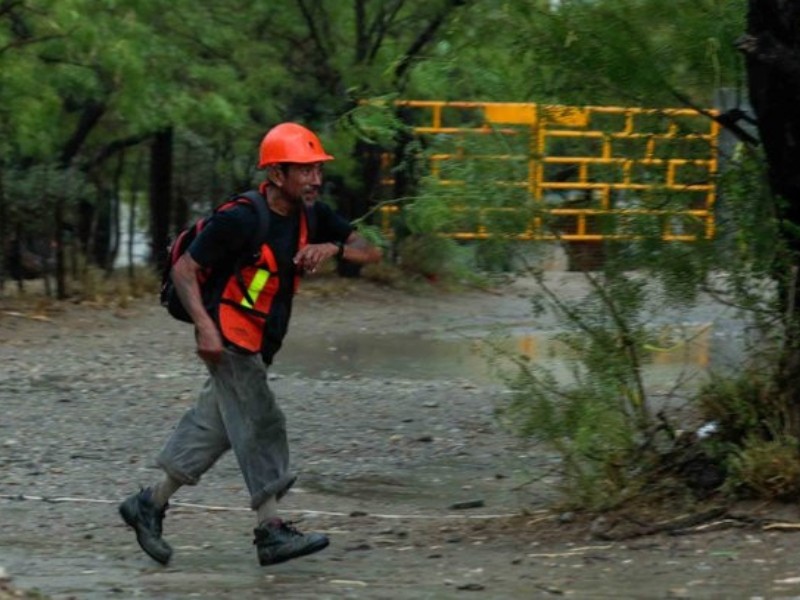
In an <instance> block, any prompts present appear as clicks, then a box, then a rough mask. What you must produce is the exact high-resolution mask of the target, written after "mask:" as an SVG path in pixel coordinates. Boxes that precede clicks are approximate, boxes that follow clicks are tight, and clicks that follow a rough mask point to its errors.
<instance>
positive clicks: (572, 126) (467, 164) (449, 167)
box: [381, 100, 719, 241]
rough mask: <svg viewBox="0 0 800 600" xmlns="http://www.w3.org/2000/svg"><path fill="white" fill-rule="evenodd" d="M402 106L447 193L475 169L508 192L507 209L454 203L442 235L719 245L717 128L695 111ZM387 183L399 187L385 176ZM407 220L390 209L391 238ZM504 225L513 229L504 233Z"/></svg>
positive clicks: (386, 214)
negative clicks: (394, 226) (396, 224)
mask: <svg viewBox="0 0 800 600" xmlns="http://www.w3.org/2000/svg"><path fill="white" fill-rule="evenodd" d="M396 105H397V106H399V107H402V110H403V112H404V117H405V118H408V119H409V120H410V122H411V124H412V127H413V129H414V132H415V133H416V135H417V136H418V137H419V138H420V139H421V140H422V141H423V143H425V144H427V145H428V146H429V147H432V148H433V150H432V151H431V152H430V153H429V154H428V155H427V157H428V158H427V160H428V168H429V173H430V175H431V176H433V177H434V178H435V179H436V180H437V181H438V182H439V183H440V184H442V185H445V186H462V188H464V187H465V186H467V185H469V181H474V180H475V175H474V173H475V171H476V170H477V171H478V178H479V179H482V180H491V181H492V182H493V183H494V184H497V185H498V186H502V187H503V189H504V192H505V193H504V194H502V196H503V198H504V200H502V201H501V202H500V203H499V204H498V203H497V202H493V203H486V202H483V201H481V200H480V199H474V198H473V199H471V200H469V201H456V202H454V203H451V208H452V209H453V211H454V213H453V214H454V215H455V219H454V223H453V227H452V229H451V230H449V231H447V232H446V233H445V235H449V236H451V237H454V238H458V239H485V238H488V237H492V236H494V235H502V236H504V237H507V238H512V239H519V240H547V239H561V240H565V241H601V240H605V239H633V238H638V237H643V236H649V237H653V236H658V237H661V238H662V239H665V240H680V241H694V240H698V239H711V238H713V236H714V232H715V223H714V201H715V198H716V185H715V176H716V172H717V139H718V135H719V126H718V124H717V122H716V121H714V120H713V119H709V118H708V117H707V116H703V115H701V114H699V113H697V112H696V111H693V110H688V109H645V108H621V107H603V106H585V107H569V106H548V105H539V104H529V103H491V102H439V101H417V100H401V101H397V102H396ZM477 136H481V137H477ZM487 136H488V137H487ZM489 140H490V141H489ZM385 166H390V165H385ZM465 172H472V173H473V175H472V179H470V177H469V176H468V175H465ZM384 183H385V184H386V185H391V184H392V183H393V179H392V178H391V177H388V176H387V177H384ZM495 189H496V188H495ZM498 196H500V195H498ZM398 210H399V208H398V207H397V206H393V205H387V206H384V207H383V208H382V209H381V212H382V224H383V228H384V230H385V231H386V232H387V233H390V232H391V220H392V216H393V215H394V214H395V213H396V212H397V211H398ZM498 222H504V223H506V224H507V225H508V224H509V223H511V224H512V225H511V226H510V227H508V226H506V227H503V228H500V230H498V228H497V227H495V226H493V224H496V223H498ZM501 231H502V233H501Z"/></svg>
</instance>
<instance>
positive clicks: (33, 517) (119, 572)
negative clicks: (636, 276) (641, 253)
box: [0, 274, 800, 599]
mask: <svg viewBox="0 0 800 600" xmlns="http://www.w3.org/2000/svg"><path fill="white" fill-rule="evenodd" d="M553 278H554V282H555V284H556V285H558V286H559V290H560V293H563V294H568V295H570V296H571V297H579V295H580V294H582V293H584V292H585V290H584V288H583V286H582V285H581V281H580V279H579V278H580V276H579V275H576V274H561V275H553ZM531 286H532V284H531V283H530V282H524V281H521V282H517V283H515V284H514V285H512V286H505V287H501V288H497V289H495V290H493V291H491V292H483V291H470V292H462V293H459V294H458V295H451V294H445V293H440V292H436V291H434V290H424V291H417V292H415V293H413V294H412V293H406V292H399V291H390V290H386V289H383V288H380V287H377V286H375V285H373V284H369V283H367V282H342V281H341V280H335V281H334V280H323V281H320V282H316V283H311V284H310V285H307V286H305V287H304V289H303V292H302V294H301V295H300V297H299V298H298V304H297V307H296V314H295V320H294V322H293V324H292V329H291V331H290V334H289V341H288V342H287V345H286V347H285V348H284V350H283V351H282V352H281V354H279V357H278V360H277V361H276V364H275V366H274V368H273V369H272V370H271V385H272V386H273V388H274V389H275V391H276V394H277V396H278V398H279V399H280V401H281V403H282V406H283V408H284V410H285V412H286V413H287V416H288V418H289V426H290V435H291V437H292V440H291V441H292V448H293V452H294V461H295V464H296V466H297V469H298V470H299V471H300V473H301V479H300V480H299V482H298V485H297V488H296V489H295V490H294V491H293V492H292V493H291V494H290V495H289V497H287V499H286V500H285V501H284V502H283V503H282V504H281V509H282V511H283V516H285V517H286V518H289V519H301V520H302V521H301V524H300V527H301V528H304V529H314V530H318V531H324V532H326V533H328V534H329V535H330V537H331V540H332V543H331V546H330V547H329V548H328V549H326V550H325V551H323V552H321V553H319V554H316V555H314V556H311V557H306V558H303V559H298V560H296V561H292V562H289V563H285V564H283V565H280V566H275V567H269V568H262V567H259V566H258V565H257V562H256V560H255V553H254V548H253V546H252V532H251V530H252V527H253V525H254V521H255V519H254V516H253V514H252V512H251V511H249V510H247V509H246V506H247V494H246V492H245V490H244V487H243V484H242V482H241V479H240V476H239V474H238V470H237V468H236V464H235V461H234V460H233V458H232V457H231V456H230V455H229V456H226V457H224V458H223V459H222V460H221V461H220V462H219V463H218V464H217V465H216V466H215V467H214V469H212V470H211V471H210V472H209V473H208V474H207V475H206V477H205V478H204V480H203V481H202V482H201V484H200V485H199V486H197V487H194V488H184V489H182V490H181V491H180V492H179V493H178V495H177V496H176V497H175V501H174V502H173V508H172V509H171V510H170V511H169V513H168V518H167V521H166V523H165V526H166V536H167V539H168V540H169V541H170V542H171V543H172V545H173V546H174V548H175V556H174V558H173V562H172V563H171V564H170V565H169V567H166V568H163V567H160V566H158V565H157V564H155V563H153V562H152V561H150V560H149V559H148V558H147V557H146V556H144V555H143V554H141V552H140V551H139V549H138V547H137V546H136V543H135V541H134V537H133V535H132V533H131V532H130V531H129V530H127V529H126V528H125V527H124V525H123V524H122V523H121V521H120V519H119V517H118V516H117V513H116V504H117V503H118V502H119V501H120V500H121V499H122V498H123V497H124V496H125V495H127V494H128V493H130V492H132V491H134V490H135V489H137V488H138V486H139V485H147V484H149V483H150V482H152V481H154V480H155V479H156V478H157V477H158V472H157V471H156V470H154V469H153V468H152V466H151V459H152V457H153V455H154V453H155V452H156V451H157V449H158V448H159V446H160V444H161V443H162V442H163V440H164V439H165V437H166V435H167V434H168V432H169V429H170V427H171V426H172V425H173V424H174V423H175V421H176V420H177V419H178V418H179V416H180V415H181V414H182V413H183V411H184V410H185V409H186V408H187V407H188V406H190V404H191V402H192V398H193V394H194V392H195V390H196V389H197V388H198V386H199V384H200V382H201V380H202V378H203V374H202V368H201V367H200V365H199V363H198V361H197V360H196V359H195V357H194V355H193V344H192V338H191V332H190V329H189V328H188V327H187V326H185V325H183V324H180V323H177V322H175V321H172V320H170V319H169V318H168V317H167V316H166V315H165V313H163V312H162V310H161V309H160V308H159V307H158V306H156V302H155V299H154V298H153V299H151V298H148V299H145V300H142V301H137V302H135V303H134V304H132V305H131V306H128V307H125V308H124V309H112V310H108V309H104V308H101V307H95V306H91V305H81V306H76V305H66V306H59V307H49V308H46V309H45V310H34V308H35V307H33V306H28V305H26V304H25V303H22V302H20V301H19V300H14V301H8V300H7V301H5V302H4V303H2V304H0V309H2V312H0V364H2V367H1V368H0V406H2V413H1V414H0V567H1V568H2V569H3V570H4V571H5V573H6V574H7V576H8V577H11V578H12V582H13V584H14V585H15V586H17V587H18V588H23V589H27V590H39V591H41V593H43V594H46V595H49V596H50V597H52V598H58V599H66V598H78V599H84V598H87V599H101V598H170V599H172V598H175V599H183V598H209V599H212V598H237V599H239V598H242V599H248V598H261V597H283V598H292V599H294V598H298V599H301V598H309V599H311V598H314V599H317V598H337V599H338V598H386V599H395V598H396V599H418V598H436V599H439V598H442V599H448V598H464V597H467V598H469V597H477V598H492V599H495V598H509V599H518V598H520V599H521V598H550V597H562V596H564V597H571V598H797V597H800V563H799V562H798V560H797V557H798V556H799V555H800V554H799V553H798V550H800V537H798V535H797V534H796V533H793V532H792V531H791V530H789V529H788V528H782V529H777V530H766V529H765V528H764V527H761V526H752V525H750V526H743V522H732V521H728V522H718V523H716V524H714V526H712V527H709V528H708V529H706V530H702V531H694V532H692V533H691V534H689V535H680V536H676V535H672V536H668V535H664V534H661V535H654V536H647V537H642V538H637V539H633V540H629V541H627V542H609V541H604V540H600V539H597V537H595V536H593V535H592V533H591V531H592V528H591V527H590V526H589V524H588V523H584V522H582V520H581V518H580V516H574V517H571V518H565V517H564V515H558V514H554V513H550V512H548V511H547V510H546V509H547V508H548V506H549V505H550V502H551V501H552V499H553V498H554V491H553V486H554V483H555V468H556V464H557V462H556V457H555V456H553V455H552V454H551V453H548V452H547V451H546V450H545V449H543V448H538V447H536V446H535V445H533V444H530V443H527V442H524V441H522V440H519V439H517V438H515V437H514V436H513V435H511V434H510V433H509V432H507V431H505V430H504V429H503V428H502V427H500V426H499V424H498V423H497V421H496V419H495V418H494V416H493V415H494V409H495V407H497V406H500V405H502V404H503V402H504V401H505V399H506V398H507V396H506V394H505V392H504V388H503V385H502V383H501V382H499V381H498V380H496V379H495V378H493V376H492V372H491V370H490V369H488V368H487V367H486V363H485V359H484V358H483V354H484V352H483V351H484V350H485V347H483V346H482V345H483V344H484V343H485V342H484V340H485V339H486V337H487V336H488V335H489V334H491V333H492V332H494V331H496V329H497V327H498V325H503V326H505V327H507V328H509V329H510V330H511V331H513V335H512V336H511V337H509V338H508V339H507V340H506V342H505V343H507V344H509V347H511V348H513V349H515V350H516V351H519V352H522V353H525V354H527V355H529V356H531V357H533V358H536V359H537V360H543V361H545V360H547V361H553V364H554V365H555V366H558V364H559V358H558V355H559V352H560V349H559V348H558V347H557V345H555V344H554V342H553V341H552V335H551V334H552V332H553V331H554V328H555V326H556V325H555V323H553V322H552V321H550V320H548V319H547V318H546V317H541V318H533V317H532V316H531V314H530V311H529V310H528V307H529V300H528V295H529V293H530V291H531ZM39 308H41V307H39ZM660 318H661V319H662V322H661V323H659V324H658V326H660V327H664V328H665V331H667V330H668V329H669V330H670V332H671V334H670V336H667V337H669V338H670V340H671V341H672V342H673V343H672V344H671V345H670V344H668V343H667V342H668V341H670V340H666V338H665V342H664V345H663V347H660V348H657V349H654V358H653V361H652V364H651V366H650V367H649V369H650V370H649V375H650V376H651V377H652V385H653V386H655V387H658V386H663V387H664V388H667V387H668V386H669V384H670V383H672V382H673V381H674V380H675V378H676V377H678V376H681V377H682V376H691V377H694V378H700V377H702V376H703V373H704V372H705V369H706V368H707V367H708V366H709V365H713V364H715V361H717V362H719V361H722V360H723V358H724V356H725V354H726V351H729V352H730V353H733V354H735V352H733V351H732V350H731V348H732V347H733V346H734V345H735V344H734V341H735V335H734V332H733V328H732V326H731V323H732V317H731V316H730V315H728V314H726V313H725V312H724V311H722V310H721V309H720V308H719V307H715V306H711V305H706V306H703V307H701V308H700V309H698V310H697V311H696V312H693V313H691V314H687V313H681V314H675V315H668V314H662V315H661V317H660ZM676 328H677V329H680V330H681V331H683V332H689V335H688V336H686V339H690V340H691V343H678V344H676V343H674V340H675V330H676ZM668 349H670V350H669V351H667V350H668ZM757 508H758V510H760V511H769V512H770V514H771V515H774V514H776V512H775V511H776V510H778V509H777V508H776V507H757ZM780 510H781V511H782V517H783V520H784V521H786V522H791V523H793V522H795V521H797V520H798V515H797V514H796V513H797V511H796V509H795V508H794V507H780ZM0 579H2V575H1V574H0ZM3 593H4V592H3V591H2V586H0V598H3V595H2V594H3Z"/></svg>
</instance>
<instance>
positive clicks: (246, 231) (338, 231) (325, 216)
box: [188, 202, 353, 364]
mask: <svg viewBox="0 0 800 600" xmlns="http://www.w3.org/2000/svg"><path fill="white" fill-rule="evenodd" d="M309 211H313V213H312V215H311V217H310V218H309V223H310V231H309V240H308V243H309V244H321V243H325V242H344V241H345V240H346V239H347V237H348V236H349V235H350V233H351V232H352V231H353V226H352V225H350V223H348V222H347V221H346V220H345V219H344V218H342V217H341V216H339V215H337V214H336V213H335V212H334V211H333V209H331V207H329V206H328V205H327V204H323V203H321V202H315V203H314V205H313V206H312V207H311V208H310V209H309ZM257 234H258V231H257V215H256V212H255V208H253V207H252V206H251V205H250V204H248V203H242V204H238V205H235V206H233V207H232V208H229V209H226V210H223V211H219V212H216V213H215V214H214V215H213V216H212V217H211V219H210V220H209V222H208V224H207V225H206V226H205V227H204V228H203V230H202V231H201V232H200V234H199V235H198V236H197V237H196V238H195V239H194V241H193V242H192V243H191V245H190V246H189V248H188V252H189V254H190V255H191V257H192V258H193V259H194V260H195V261H197V263H198V264H199V265H200V266H202V267H206V268H209V269H210V272H211V278H210V280H209V281H208V285H209V286H210V287H211V289H213V290H215V291H216V292H217V294H215V298H216V300H217V301H218V298H219V295H220V294H221V293H222V289H223V287H224V286H225V282H227V280H228V278H229V277H230V276H231V274H232V273H233V270H234V268H235V266H236V265H237V264H242V261H243V260H245V261H246V260H247V259H249V258H250V257H247V256H245V255H246V254H248V253H249V252H250V251H251V249H252V239H253V237H254V236H255V235H257ZM299 236H300V213H295V214H292V215H289V216H283V215H279V214H278V213H276V212H273V211H272V210H270V211H269V224H268V228H267V240H266V243H267V244H269V246H270V248H272V252H273V254H274V256H275V261H276V262H277V264H278V276H279V280H280V289H279V290H278V293H277V294H276V296H275V299H274V300H273V302H272V308H271V309H270V314H269V318H268V319H267V325H266V330H265V331H264V347H263V348H262V353H261V354H262V357H263V359H264V362H266V363H267V364H270V363H271V362H272V358H273V357H274V356H275V353H276V352H277V351H278V350H279V349H280V346H281V343H282V341H283V338H284V336H285V335H286V331H287V329H288V327H289V318H290V317H291V312H292V297H293V296H294V277H295V274H296V268H295V265H294V262H293V259H294V255H295V254H296V253H297V244H298V239H299ZM206 308H207V309H208V310H209V312H210V313H211V315H212V317H214V318H215V319H216V318H217V310H216V308H217V307H216V302H214V303H212V305H211V306H208V307H206Z"/></svg>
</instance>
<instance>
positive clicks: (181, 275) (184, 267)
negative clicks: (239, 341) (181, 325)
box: [170, 252, 222, 364]
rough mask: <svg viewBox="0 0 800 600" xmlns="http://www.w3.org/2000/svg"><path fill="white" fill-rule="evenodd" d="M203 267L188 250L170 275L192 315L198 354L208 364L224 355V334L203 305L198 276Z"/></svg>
mask: <svg viewBox="0 0 800 600" xmlns="http://www.w3.org/2000/svg"><path fill="white" fill-rule="evenodd" d="M201 269H202V267H201V266H200V265H199V264H198V263H197V261H195V260H194V259H193V258H192V257H191V255H190V254H189V253H188V252H184V253H183V255H181V257H180V258H179V259H178V261H177V262H176V263H175V264H174V265H173V266H172V271H171V272H170V277H172V283H173V284H174V285H175V291H176V292H177V293H178V298H180V300H181V304H183V307H184V308H185V309H186V312H187V313H189V316H190V317H192V321H194V326H195V337H196V338H197V354H198V355H199V356H200V358H202V359H203V361H204V362H206V363H208V364H212V363H216V362H219V360H220V358H221V357H222V336H221V335H220V333H219V330H218V329H217V326H216V324H215V323H214V321H213V320H212V318H211V316H210V315H209V314H208V312H207V311H206V308H205V306H203V297H202V295H201V293H200V284H199V283H198V281H197V276H198V274H199V273H200V271H201Z"/></svg>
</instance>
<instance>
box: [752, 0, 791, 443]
mask: <svg viewBox="0 0 800 600" xmlns="http://www.w3.org/2000/svg"><path fill="white" fill-rule="evenodd" d="M798 31H800V3H797V2H786V1H785V0H750V2H749V5H748V15H747V34H746V35H745V36H743V37H742V38H741V39H740V40H739V42H738V45H739V48H740V49H741V50H742V52H743V53H744V55H745V61H746V68H747V75H748V88H749V94H750V102H751V104H752V106H753V110H754V112H755V115H756V119H757V121H758V130H759V136H760V139H761V142H762V144H763V148H764V152H765V155H766V159H767V164H768V177H769V185H770V188H771V191H772V193H773V194H774V196H775V197H776V214H777V216H778V219H779V221H780V224H781V232H782V237H783V241H784V242H785V245H786V248H787V250H788V256H785V257H781V258H782V260H781V261H780V263H779V264H777V265H776V270H775V274H774V275H775V279H776V281H777V283H778V290H779V299H780V303H781V310H782V311H783V315H784V316H785V346H784V347H785V352H784V356H783V357H782V359H781V364H780V365H779V369H780V370H779V373H778V379H777V382H776V383H777V386H778V391H779V393H780V394H781V396H782V397H783V398H784V399H785V401H786V406H787V410H788V421H789V423H788V429H789V432H790V433H792V434H793V435H795V436H800V326H799V324H800V308H799V305H798V301H797V299H798V298H800V285H799V283H800V282H799V281H798V280H799V279H800V278H798V277H797V268H798V265H800V235H798V231H800V169H799V168H798V165H800V111H798V106H800V35H798Z"/></svg>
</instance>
